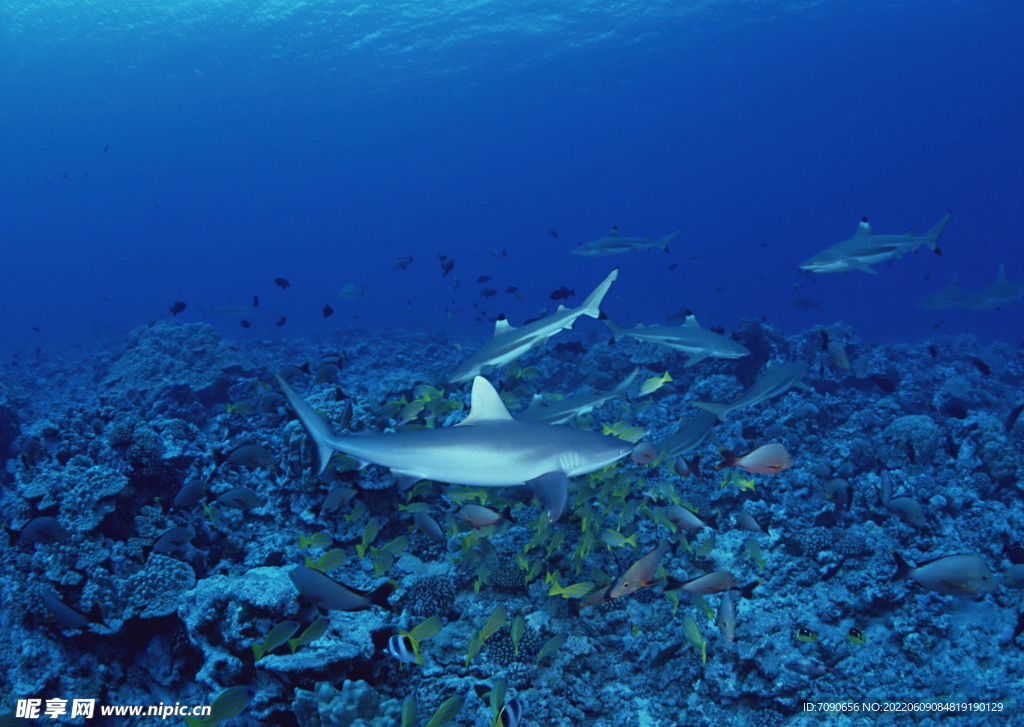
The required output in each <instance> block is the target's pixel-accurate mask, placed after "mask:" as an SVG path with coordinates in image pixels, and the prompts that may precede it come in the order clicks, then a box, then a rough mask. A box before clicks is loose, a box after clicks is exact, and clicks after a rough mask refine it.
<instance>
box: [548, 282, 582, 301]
mask: <svg viewBox="0 0 1024 727" xmlns="http://www.w3.org/2000/svg"><path fill="white" fill-rule="evenodd" d="M574 295H576V291H575V290H569V289H568V288H566V287H565V286H564V285H563V286H562V287H561V288H559V289H558V290H556V291H555V292H554V293H552V294H551V300H569V298H571V297H572V296H574Z"/></svg>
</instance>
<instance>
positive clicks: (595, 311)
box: [579, 268, 619, 318]
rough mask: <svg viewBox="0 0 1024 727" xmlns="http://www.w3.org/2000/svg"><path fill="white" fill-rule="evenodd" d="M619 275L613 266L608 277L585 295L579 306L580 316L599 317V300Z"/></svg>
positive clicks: (602, 298)
mask: <svg viewBox="0 0 1024 727" xmlns="http://www.w3.org/2000/svg"><path fill="white" fill-rule="evenodd" d="M617 277H619V269H618V268H615V269H614V270H612V271H611V272H610V273H608V277H606V278H605V279H604V280H602V281H601V283H600V284H599V285H598V286H597V287H596V288H594V291H593V292H592V293H591V294H590V295H588V296H587V298H586V300H584V301H583V305H581V306H580V308H579V311H580V315H581V316H590V317H591V318H600V317H601V301H602V300H604V296H605V294H606V293H607V292H608V289H609V288H610V287H612V283H614V282H615V279H616V278H617Z"/></svg>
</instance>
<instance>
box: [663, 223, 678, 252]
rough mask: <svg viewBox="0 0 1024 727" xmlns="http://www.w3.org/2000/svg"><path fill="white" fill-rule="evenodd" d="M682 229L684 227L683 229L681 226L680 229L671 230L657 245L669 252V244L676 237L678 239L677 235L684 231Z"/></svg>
mask: <svg viewBox="0 0 1024 727" xmlns="http://www.w3.org/2000/svg"><path fill="white" fill-rule="evenodd" d="M682 231H683V229H682V228H679V229H678V230H676V231H675V232H670V233H669V234H667V235H665V236H664V237H663V238H661V239H660V240H658V242H657V245H658V247H660V248H661V249H662V250H664V251H665V252H668V244H669V243H670V242H672V241H673V240H674V239H676V237H677V236H678V235H679V233H680V232H682Z"/></svg>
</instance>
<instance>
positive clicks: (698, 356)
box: [683, 351, 708, 369]
mask: <svg viewBox="0 0 1024 727" xmlns="http://www.w3.org/2000/svg"><path fill="white" fill-rule="evenodd" d="M707 357H708V354H707V352H706V351H705V352H703V353H695V354H693V355H692V356H690V358H688V359H686V363H684V364H683V368H686V369H688V368H690V367H691V366H693V365H695V364H699V363H700V362H701V361H703V360H704V359H706V358H707Z"/></svg>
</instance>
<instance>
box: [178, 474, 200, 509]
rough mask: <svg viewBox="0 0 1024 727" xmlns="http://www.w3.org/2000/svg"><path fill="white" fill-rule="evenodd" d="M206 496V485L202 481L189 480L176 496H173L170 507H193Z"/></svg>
mask: <svg viewBox="0 0 1024 727" xmlns="http://www.w3.org/2000/svg"><path fill="white" fill-rule="evenodd" d="M205 494H206V484H205V483H204V482H203V481H202V480H189V481H188V482H186V483H185V484H184V485H182V487H181V489H180V490H178V494H177V495H175V496H174V499H173V500H172V501H171V505H173V506H174V507H194V506H195V505H198V504H199V503H200V502H202V500H203V497H204V496H205Z"/></svg>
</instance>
